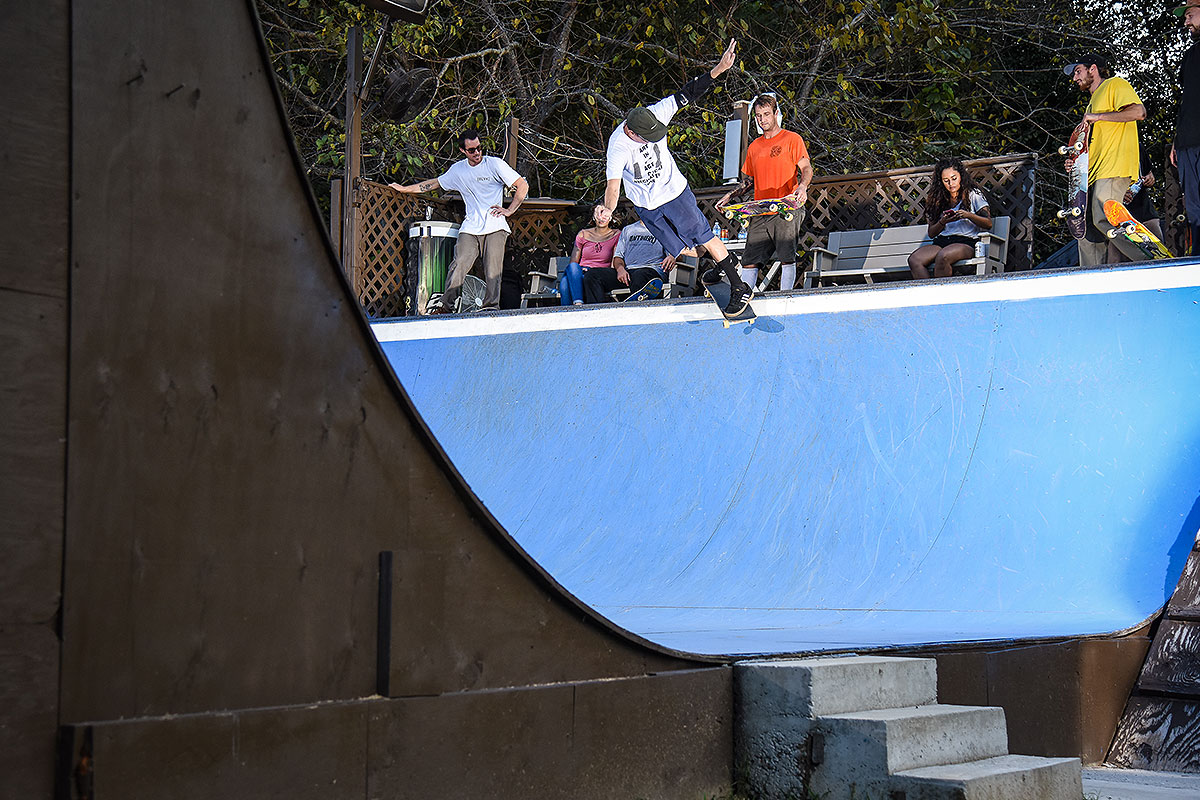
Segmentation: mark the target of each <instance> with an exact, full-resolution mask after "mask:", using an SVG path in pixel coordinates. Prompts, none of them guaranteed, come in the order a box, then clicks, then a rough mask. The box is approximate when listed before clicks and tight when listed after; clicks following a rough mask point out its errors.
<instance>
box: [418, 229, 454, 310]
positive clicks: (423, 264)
mask: <svg viewBox="0 0 1200 800" xmlns="http://www.w3.org/2000/svg"><path fill="white" fill-rule="evenodd" d="M458 228H459V224H458V223H457V222H440V221H436V220H429V221H424V222H414V223H413V226H412V227H411V228H409V229H408V247H407V249H406V252H405V255H406V257H407V258H406V259H405V261H406V263H408V264H412V265H415V266H416V271H415V277H416V281H415V285H414V286H413V294H412V295H411V301H412V302H411V305H410V310H409V312H408V313H409V314H412V315H415V314H425V313H427V309H428V306H429V301H430V300H431V299H433V298H434V297H437V296H439V295H440V294H441V293H442V292H443V291H445V289H446V278H447V277H448V274H449V272H450V266H451V265H452V264H453V263H454V247H455V245H456V244H457V242H458ZM406 271H407V272H408V273H409V275H413V274H414V272H413V270H412V269H411V268H410V269H409V270H406ZM405 282H406V283H408V281H405ZM410 285H411V284H410Z"/></svg>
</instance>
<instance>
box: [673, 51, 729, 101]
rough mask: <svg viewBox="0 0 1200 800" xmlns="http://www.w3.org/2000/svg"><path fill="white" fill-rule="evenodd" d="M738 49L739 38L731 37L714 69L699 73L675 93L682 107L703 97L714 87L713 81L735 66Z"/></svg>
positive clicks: (676, 99)
mask: <svg viewBox="0 0 1200 800" xmlns="http://www.w3.org/2000/svg"><path fill="white" fill-rule="evenodd" d="M736 50H737V39H730V40H729V46H728V47H726V48H725V52H724V53H722V54H721V58H720V59H718V60H717V63H716V64H714V65H713V67H712V69H710V70H709V71H708V72H704V73H701V74H700V75H697V76H696V77H695V78H692V79H691V80H690V81H688V82H687V83H685V84H684V85H683V86H681V87H680V89H679V91H677V92H676V93H675V101H676V102H677V103H679V106H680V107H681V108H682V107H683V106H686V105H687V104H688V103H692V102H695V101H696V100H699V99H700V98H701V97H703V96H704V93H705V92H707V91H708V90H709V89H711V88H712V85H713V81H714V80H716V79H717V78H719V77H720V76H721V74H722V73H723V72H725V71H726V70H728V69H729V68H730V67H732V66H733V59H734V53H735V52H736Z"/></svg>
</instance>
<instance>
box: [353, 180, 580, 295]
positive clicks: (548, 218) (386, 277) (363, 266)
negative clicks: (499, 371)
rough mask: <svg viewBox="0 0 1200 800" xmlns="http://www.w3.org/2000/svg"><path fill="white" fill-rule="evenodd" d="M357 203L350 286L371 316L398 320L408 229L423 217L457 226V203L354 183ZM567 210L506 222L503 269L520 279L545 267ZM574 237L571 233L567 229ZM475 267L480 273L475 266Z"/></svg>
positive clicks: (558, 246) (406, 287) (524, 214)
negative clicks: (354, 262) (509, 230)
mask: <svg viewBox="0 0 1200 800" xmlns="http://www.w3.org/2000/svg"><path fill="white" fill-rule="evenodd" d="M355 201H356V202H357V203H358V212H359V213H358V219H359V225H358V258H359V269H358V270H357V276H358V277H357V281H356V284H357V285H356V286H355V287H354V289H355V292H357V294H358V298H359V302H360V303H361V304H362V306H363V309H364V310H365V311H366V313H367V315H368V316H370V317H392V316H402V315H404V314H406V313H409V312H408V309H407V307H406V300H405V298H406V297H408V296H409V295H410V294H411V292H412V285H411V280H410V279H409V276H406V275H405V271H404V260H405V257H406V255H407V249H406V248H407V242H408V230H409V228H410V227H412V225H413V223H415V222H417V221H418V220H424V219H426V213H427V210H429V211H431V212H432V215H431V216H432V219H437V220H444V221H447V222H462V219H463V214H462V210H461V209H462V200H461V199H459V196H458V194H457V193H448V194H446V195H443V196H442V197H440V198H437V199H430V198H427V197H421V196H417V195H408V194H400V193H399V192H396V191H394V190H392V189H389V188H388V187H387V186H386V185H385V184H381V183H373V182H371V181H359V182H358V186H357V189H356V192H355ZM569 214H570V209H555V210H552V211H541V210H527V209H521V210H519V211H518V213H517V214H515V215H514V216H513V217H511V218H510V219H509V225H510V226H511V227H512V230H513V232H512V236H510V237H509V240H508V246H507V248H506V253H505V266H506V268H508V269H512V270H515V271H517V272H518V273H519V274H520V275H521V276H524V275H526V274H527V273H528V272H529V271H530V270H532V269H544V268H545V265H546V260H547V259H548V258H549V257H550V255H558V254H559V253H560V251H561V250H562V248H563V247H564V243H563V241H564V240H563V237H564V227H563V226H564V223H566V222H567V220H568V216H569ZM572 233H573V231H572ZM476 269H477V270H478V269H480V268H479V267H476Z"/></svg>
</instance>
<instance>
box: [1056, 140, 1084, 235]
mask: <svg viewBox="0 0 1200 800" xmlns="http://www.w3.org/2000/svg"><path fill="white" fill-rule="evenodd" d="M1091 129H1092V126H1091V123H1089V122H1081V123H1079V124H1078V125H1076V126H1075V130H1073V131H1071V138H1070V139H1069V140H1067V144H1066V145H1064V146H1063V147H1060V148H1058V154H1059V155H1060V156H1066V159H1065V160H1064V161H1063V167H1064V168H1065V169H1066V171H1067V204H1066V206H1064V207H1063V208H1062V209H1060V210H1059V212H1058V218H1059V219H1065V220H1066V221H1067V228H1068V230H1070V231H1071V235H1072V236H1074V237H1075V238H1076V239H1082V238H1083V236H1084V232H1085V231H1086V230H1087V199H1088V134H1089V133H1090V132H1091Z"/></svg>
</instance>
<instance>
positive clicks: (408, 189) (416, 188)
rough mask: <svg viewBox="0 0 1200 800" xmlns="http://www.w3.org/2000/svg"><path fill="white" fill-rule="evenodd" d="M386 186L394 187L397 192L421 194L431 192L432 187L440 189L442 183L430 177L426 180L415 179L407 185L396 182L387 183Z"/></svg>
mask: <svg viewBox="0 0 1200 800" xmlns="http://www.w3.org/2000/svg"><path fill="white" fill-rule="evenodd" d="M388 188H389V189H395V190H396V191H397V192H404V194H423V193H424V192H432V191H433V190H434V189H440V188H442V185H441V184H440V183H438V179H437V178H430V179H429V180H427V181H417V182H416V183H410V184H408V185H407V186H401V185H400V184H398V183H389V184H388Z"/></svg>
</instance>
